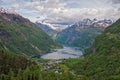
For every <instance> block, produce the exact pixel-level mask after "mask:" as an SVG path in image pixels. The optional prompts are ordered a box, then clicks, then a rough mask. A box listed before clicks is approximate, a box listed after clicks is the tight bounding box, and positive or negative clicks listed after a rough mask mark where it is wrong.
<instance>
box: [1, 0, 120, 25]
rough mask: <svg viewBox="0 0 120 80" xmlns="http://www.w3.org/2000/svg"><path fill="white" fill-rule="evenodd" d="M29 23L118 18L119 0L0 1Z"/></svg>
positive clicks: (119, 12)
mask: <svg viewBox="0 0 120 80" xmlns="http://www.w3.org/2000/svg"><path fill="white" fill-rule="evenodd" d="M0 6H2V7H6V8H10V9H13V10H15V11H16V12H18V13H19V14H21V15H22V16H24V17H26V18H29V19H30V20H31V21H33V22H35V21H36V20H45V22H51V23H55V22H56V23H63V22H68V23H70V22H76V21H78V20H81V19H84V18H91V19H93V18H97V19H104V18H106V19H114V20H117V19H118V18H120V0H0Z"/></svg>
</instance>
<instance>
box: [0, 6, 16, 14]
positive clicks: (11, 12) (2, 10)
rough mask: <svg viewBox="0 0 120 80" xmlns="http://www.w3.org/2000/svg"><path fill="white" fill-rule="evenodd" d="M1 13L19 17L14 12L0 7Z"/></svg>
mask: <svg viewBox="0 0 120 80" xmlns="http://www.w3.org/2000/svg"><path fill="white" fill-rule="evenodd" d="M0 13H6V14H15V15H18V14H17V13H16V12H15V11H14V10H12V9H6V8H3V7H0Z"/></svg>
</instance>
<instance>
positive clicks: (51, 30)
mask: <svg viewBox="0 0 120 80" xmlns="http://www.w3.org/2000/svg"><path fill="white" fill-rule="evenodd" d="M35 24H36V25H37V26H39V27H40V28H41V29H42V30H44V31H45V32H46V33H47V34H48V35H50V36H53V35H54V34H56V33H57V31H55V30H54V27H53V26H52V25H50V24H47V23H42V22H40V21H36V22H35Z"/></svg>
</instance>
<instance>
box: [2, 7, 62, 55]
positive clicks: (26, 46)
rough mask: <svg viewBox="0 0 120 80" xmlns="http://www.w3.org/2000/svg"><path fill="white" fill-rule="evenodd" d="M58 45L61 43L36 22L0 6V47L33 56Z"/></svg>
mask: <svg viewBox="0 0 120 80" xmlns="http://www.w3.org/2000/svg"><path fill="white" fill-rule="evenodd" d="M58 47H60V45H59V44H58V43H56V42H55V41H53V40H52V39H51V38H50V36H48V35H47V34H46V33H45V32H44V31H43V30H42V29H40V28H39V27H37V26H36V25H35V24H34V23H32V22H30V21H29V20H28V19H26V18H23V17H22V16H20V15H19V14H17V13H16V12H14V11H11V10H8V9H4V8H2V7H1V8H0V49H5V50H9V51H12V52H14V53H20V54H24V55H30V56H31V55H36V54H44V53H47V52H49V51H50V50H51V49H53V48H58Z"/></svg>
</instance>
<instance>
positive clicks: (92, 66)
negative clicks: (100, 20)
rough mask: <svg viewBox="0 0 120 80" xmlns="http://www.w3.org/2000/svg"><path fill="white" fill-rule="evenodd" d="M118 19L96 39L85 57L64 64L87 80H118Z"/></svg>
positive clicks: (119, 29) (119, 47) (119, 48)
mask: <svg viewBox="0 0 120 80" xmlns="http://www.w3.org/2000/svg"><path fill="white" fill-rule="evenodd" d="M119 63H120V19H119V20H117V21H116V22H115V23H114V24H112V25H111V26H109V27H107V28H106V29H105V31H104V32H103V33H102V34H101V35H99V36H97V37H96V39H95V41H94V43H93V45H92V47H90V48H89V49H87V50H86V51H85V57H84V58H79V59H76V60H75V59H73V60H68V62H67V63H65V64H66V65H67V66H69V68H71V69H73V70H74V71H75V72H76V73H77V74H79V75H81V76H83V77H84V78H86V79H87V80H120V64H119Z"/></svg>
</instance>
